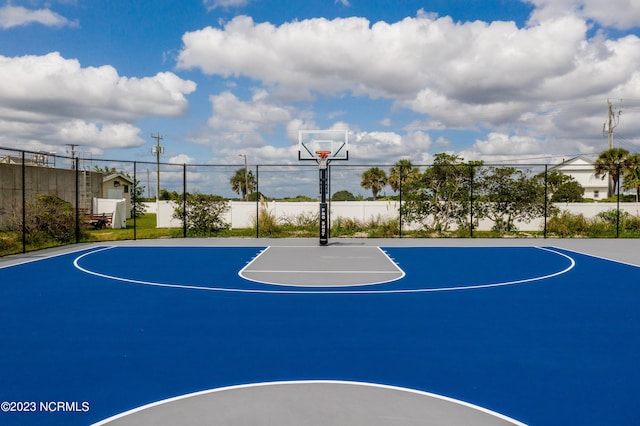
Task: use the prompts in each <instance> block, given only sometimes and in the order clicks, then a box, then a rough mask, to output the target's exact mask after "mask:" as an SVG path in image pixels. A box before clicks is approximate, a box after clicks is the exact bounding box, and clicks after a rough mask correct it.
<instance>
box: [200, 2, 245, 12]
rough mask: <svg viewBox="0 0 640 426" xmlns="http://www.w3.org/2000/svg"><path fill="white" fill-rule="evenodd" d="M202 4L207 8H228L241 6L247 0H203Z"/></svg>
mask: <svg viewBox="0 0 640 426" xmlns="http://www.w3.org/2000/svg"><path fill="white" fill-rule="evenodd" d="M203 3H204V5H205V6H206V8H207V9H208V10H213V9H218V8H223V9H228V8H232V7H242V6H245V5H246V4H248V3H249V0H203Z"/></svg>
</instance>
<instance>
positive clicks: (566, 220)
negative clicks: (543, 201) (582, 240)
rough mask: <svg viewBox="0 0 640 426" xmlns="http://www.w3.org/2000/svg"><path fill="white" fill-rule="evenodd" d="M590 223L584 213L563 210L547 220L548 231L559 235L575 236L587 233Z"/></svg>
mask: <svg viewBox="0 0 640 426" xmlns="http://www.w3.org/2000/svg"><path fill="white" fill-rule="evenodd" d="M590 225H591V224H590V223H589V221H588V220H587V219H586V218H585V217H584V215H582V214H572V213H570V212H568V211H566V210H563V211H562V212H560V213H559V214H558V215H556V216H553V217H551V218H550V219H549V220H548V221H547V232H549V233H551V234H555V235H557V236H559V237H573V236H577V235H585V234H587V233H588V232H589V228H590Z"/></svg>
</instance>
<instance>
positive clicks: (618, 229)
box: [615, 164, 620, 238]
mask: <svg viewBox="0 0 640 426" xmlns="http://www.w3.org/2000/svg"><path fill="white" fill-rule="evenodd" d="M616 177H617V179H616V182H615V183H616V192H617V193H618V197H617V202H616V238H619V237H620V164H616Z"/></svg>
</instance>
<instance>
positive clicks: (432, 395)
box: [92, 380, 527, 426]
mask: <svg viewBox="0 0 640 426" xmlns="http://www.w3.org/2000/svg"><path fill="white" fill-rule="evenodd" d="M315 384H328V385H352V386H364V387H372V388H378V389H384V390H390V391H399V392H407V393H412V394H416V395H421V396H425V397H428V398H433V399H438V400H441V401H445V402H450V403H452V404H457V405H460V406H462V407H466V408H471V409H473V410H476V411H479V412H481V413H485V414H488V415H490V416H493V417H496V418H498V419H501V420H504V421H507V422H510V423H512V424H513V425H514V426H527V425H526V424H525V423H522V422H519V421H518V420H515V419H512V418H511V417H507V416H505V415H504V414H500V413H498V412H495V411H492V410H489V409H487V408H484V407H480V406H479V405H475V404H471V403H468V402H465V401H461V400H459V399H454V398H450V397H447V396H443V395H438V394H435V393H431V392H425V391H420V390H416V389H410V388H403V387H399V386H390V385H381V384H377V383H368V382H354V381H343V380H293V381H279V382H261V383H252V384H245V385H236V386H225V387H221V388H215V389H208V390H204V391H200V392H193V393H188V394H185V395H180V396H176V397H173V398H168V399H164V400H160V401H156V402H152V403H150V404H146V405H143V406H140V407H137V408H134V409H132V410H128V411H125V412H123V413H120V414H117V415H115V416H112V417H109V418H107V419H104V420H101V421H99V422H98V423H94V424H93V425H92V426H104V425H108V424H109V423H110V422H112V421H115V420H119V419H121V418H124V417H127V416H129V415H132V414H136V413H139V412H141V411H144V410H147V409H150V408H154V407H158V406H161V405H164V404H169V403H172V402H176V401H181V400H184V399H188V398H194V397H198V396H203V395H210V394H214V393H219V392H224V391H232V390H240V389H247V388H256V387H264V386H283V385H285V386H286V385H315Z"/></svg>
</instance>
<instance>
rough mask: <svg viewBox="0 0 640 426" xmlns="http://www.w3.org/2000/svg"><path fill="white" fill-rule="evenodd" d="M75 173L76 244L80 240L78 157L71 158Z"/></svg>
mask: <svg viewBox="0 0 640 426" xmlns="http://www.w3.org/2000/svg"><path fill="white" fill-rule="evenodd" d="M73 162H74V169H75V173H76V194H75V195H76V244H78V243H79V242H80V159H79V158H78V157H75V158H74V159H73Z"/></svg>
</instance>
